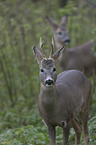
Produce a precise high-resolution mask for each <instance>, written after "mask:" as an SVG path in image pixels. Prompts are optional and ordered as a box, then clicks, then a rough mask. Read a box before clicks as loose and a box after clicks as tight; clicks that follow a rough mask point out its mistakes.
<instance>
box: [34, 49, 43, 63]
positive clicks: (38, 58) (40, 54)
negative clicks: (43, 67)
mask: <svg viewBox="0 0 96 145" xmlns="http://www.w3.org/2000/svg"><path fill="white" fill-rule="evenodd" d="M33 54H34V56H35V57H36V59H37V62H38V64H40V62H41V60H42V59H43V57H44V56H43V54H42V53H41V52H40V50H39V49H38V48H37V47H36V46H33Z"/></svg>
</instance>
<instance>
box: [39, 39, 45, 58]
mask: <svg viewBox="0 0 96 145" xmlns="http://www.w3.org/2000/svg"><path fill="white" fill-rule="evenodd" d="M40 49H41V51H42V54H43V55H44V56H45V54H44V51H43V43H42V41H41V37H40Z"/></svg>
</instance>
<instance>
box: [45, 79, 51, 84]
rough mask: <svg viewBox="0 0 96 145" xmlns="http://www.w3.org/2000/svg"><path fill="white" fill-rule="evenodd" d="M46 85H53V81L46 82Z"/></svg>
mask: <svg viewBox="0 0 96 145" xmlns="http://www.w3.org/2000/svg"><path fill="white" fill-rule="evenodd" d="M45 83H46V84H47V85H53V80H46V82H45Z"/></svg>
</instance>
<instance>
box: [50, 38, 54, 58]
mask: <svg viewBox="0 0 96 145" xmlns="http://www.w3.org/2000/svg"><path fill="white" fill-rule="evenodd" d="M51 47H52V48H51V53H50V56H51V57H52V55H53V53H54V40H53V37H52V42H51Z"/></svg>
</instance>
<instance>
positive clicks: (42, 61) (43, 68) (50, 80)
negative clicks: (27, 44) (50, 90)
mask: <svg viewBox="0 0 96 145" xmlns="http://www.w3.org/2000/svg"><path fill="white" fill-rule="evenodd" d="M51 45H52V50H51V53H50V57H49V58H46V57H45V55H44V52H43V50H42V49H41V50H42V52H41V51H40V50H39V49H38V48H36V47H35V46H34V47H33V53H34V55H35V57H36V59H37V62H38V64H39V68H40V81H41V84H42V85H44V86H46V87H50V86H53V85H54V84H55V82H56V78H57V72H56V66H55V64H56V62H57V60H58V58H59V56H60V52H61V50H62V49H63V48H64V47H61V48H60V49H58V50H57V51H56V52H55V53H54V54H53V47H54V44H53V41H52V44H51ZM40 46H42V45H41V43H40Z"/></svg>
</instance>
